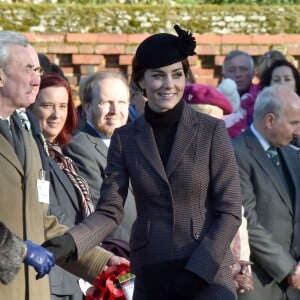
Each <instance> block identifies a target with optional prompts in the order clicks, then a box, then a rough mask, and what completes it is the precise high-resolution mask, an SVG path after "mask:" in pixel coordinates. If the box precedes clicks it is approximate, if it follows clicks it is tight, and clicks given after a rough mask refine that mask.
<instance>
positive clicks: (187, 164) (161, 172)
mask: <svg viewBox="0 0 300 300" xmlns="http://www.w3.org/2000/svg"><path fill="white" fill-rule="evenodd" d="M106 173H107V179H105V181H104V183H103V185H102V190H101V205H100V206H99V207H98V210H97V212H96V214H94V215H93V216H91V217H90V218H87V219H86V220H85V221H84V222H83V223H81V224H79V226H77V227H76V228H73V229H71V230H70V233H71V234H72V235H73V237H74V239H75V242H76V245H77V250H78V254H79V255H81V254H82V253H84V252H86V251H87V250H88V249H89V248H90V246H91V245H92V244H94V243H96V242H98V241H99V239H103V237H104V236H105V235H106V234H107V232H109V231H110V230H111V229H112V228H114V227H115V226H116V225H117V224H118V223H119V222H120V220H121V218H122V215H123V210H122V204H123V201H124V200H125V199H126V195H127V190H128V184H129V178H130V180H131V183H132V188H133V191H134V195H135V201H136V207H137V220H136V222H135V224H134V227H133V230H132V235H131V243H130V248H131V268H132V272H133V273H135V274H136V276H137V277H136V281H135V296H134V299H138V300H143V299H147V298H148V299H154V298H151V297H152V296H153V295H149V294H148V295H147V293H146V292H145V286H146V285H147V286H148V288H149V289H151V286H152V288H155V286H158V288H157V287H156V291H157V293H159V290H160V291H161V290H162V285H161V284H165V283H166V281H169V279H170V278H168V277H165V275H166V274H168V270H169V268H173V267H174V268H175V270H176V271H175V272H174V273H175V274H176V272H178V271H179V270H178V268H179V269H180V268H183V267H184V268H186V269H188V270H190V271H192V272H194V273H195V274H197V275H198V276H199V277H200V278H202V279H203V280H205V281H206V282H207V283H209V287H208V288H207V289H206V290H201V289H199V297H200V298H201V297H202V299H222V300H223V299H235V296H234V295H235V288H234V285H233V280H232V275H231V270H230V265H231V264H232V262H233V261H232V255H231V252H230V248H229V247H230V243H231V241H232V239H233V237H234V235H235V233H236V232H237V229H238V227H239V225H240V223H241V201H240V185H239V177H238V168H237V164H236V161H235V158H234V153H233V149H232V145H231V141H230V138H229V136H228V133H227V131H226V128H225V124H224V122H223V121H222V120H218V119H215V118H212V117H210V116H207V115H204V114H201V113H197V112H195V111H193V110H192V109H190V108H189V107H187V106H186V105H184V109H183V113H182V117H181V120H180V121H179V124H178V129H177V133H176V136H175V140H174V143H173V146H172V149H171V153H170V157H169V160H168V164H167V167H166V169H165V168H164V167H163V164H162V161H161V158H160V155H159V152H158V149H157V147H156V142H155V137H154V133H153V130H152V127H151V126H150V124H149V123H148V122H147V121H146V120H145V118H144V116H142V117H141V118H139V119H137V120H136V121H134V122H132V123H129V124H128V125H126V126H124V127H121V128H118V129H116V130H115V132H114V134H113V137H112V140H111V144H110V148H109V153H108V165H107V169H106ZM109 229H110V230H109ZM87 237H88V238H87ZM87 240H88V242H87ZM182 261H184V263H183V264H182ZM168 262H170V263H168ZM173 262H174V263H173ZM155 266H157V268H156V267H155ZM174 273H173V274H169V275H170V276H173V275H174ZM149 285H150V286H149ZM146 288H147V287H146ZM148 288H147V289H148ZM229 295H230V296H229ZM199 297H198V298H199Z"/></svg>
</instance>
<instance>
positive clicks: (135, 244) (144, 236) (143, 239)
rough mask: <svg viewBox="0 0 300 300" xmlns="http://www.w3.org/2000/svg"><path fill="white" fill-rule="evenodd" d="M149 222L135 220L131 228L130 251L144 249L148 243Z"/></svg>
mask: <svg viewBox="0 0 300 300" xmlns="http://www.w3.org/2000/svg"><path fill="white" fill-rule="evenodd" d="M150 232H151V221H150V220H142V221H141V220H137V221H136V222H135V223H134V225H133V228H132V234H131V239H130V250H131V251H136V250H139V249H141V248H144V247H145V246H146V245H147V244H148V243H149V241H150Z"/></svg>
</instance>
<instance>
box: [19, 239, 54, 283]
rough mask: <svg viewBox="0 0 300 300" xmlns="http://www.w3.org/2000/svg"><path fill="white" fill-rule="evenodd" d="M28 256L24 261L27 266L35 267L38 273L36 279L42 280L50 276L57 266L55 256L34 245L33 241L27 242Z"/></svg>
mask: <svg viewBox="0 0 300 300" xmlns="http://www.w3.org/2000/svg"><path fill="white" fill-rule="evenodd" d="M25 244H26V248H27V254H26V257H25V259H24V263H25V264H26V265H30V266H32V267H34V269H35V270H36V271H37V275H36V279H40V278H42V277H44V276H45V275H46V274H48V273H49V272H50V270H51V268H52V267H53V266H54V265H55V260H54V256H53V254H52V253H51V252H49V251H48V250H47V249H45V248H44V247H42V246H40V245H37V244H34V243H33V242H32V241H29V240H27V241H25Z"/></svg>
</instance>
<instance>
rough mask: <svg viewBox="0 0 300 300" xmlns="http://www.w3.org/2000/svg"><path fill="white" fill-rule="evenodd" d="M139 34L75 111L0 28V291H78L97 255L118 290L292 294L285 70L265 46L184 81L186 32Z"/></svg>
mask: <svg viewBox="0 0 300 300" xmlns="http://www.w3.org/2000/svg"><path fill="white" fill-rule="evenodd" d="M174 30H175V32H176V34H170V33H157V34H153V35H151V36H149V37H148V38H146V39H145V40H143V41H142V42H141V43H140V44H139V45H138V47H137V49H136V52H135V55H134V58H133V61H132V76H131V78H130V81H128V78H126V77H125V75H124V74H122V73H121V72H120V71H117V70H116V71H112V70H107V71H98V72H95V73H92V74H89V75H87V76H86V77H83V78H82V79H81V81H80V83H79V96H80V100H81V105H80V109H79V108H76V106H75V104H74V100H73V95H72V89H71V86H70V84H69V82H68V79H67V78H66V77H65V76H64V74H63V72H62V70H61V69H60V68H59V66H57V65H55V64H54V63H51V62H50V61H49V59H48V58H47V56H46V55H45V54H42V53H37V52H36V50H35V49H34V47H33V46H32V45H30V44H29V42H28V41H27V40H26V38H25V37H24V36H23V35H22V34H20V33H17V32H12V31H2V32H0V166H1V170H2V172H1V175H0V177H1V184H0V193H1V202H0V204H1V210H0V282H1V283H0V298H1V299H2V298H3V299H12V300H15V299H24V300H35V299H36V300H44V299H45V300H48V299H49V300H50V299H51V300H58V299H61V300H83V299H85V292H86V288H87V287H88V286H90V285H93V282H94V279H95V278H96V277H97V276H98V275H99V274H101V273H102V272H103V271H105V270H106V269H107V268H108V267H109V266H116V265H120V264H125V265H127V266H130V271H131V273H133V274H134V275H135V281H134V294H133V299H134V300H171V299H172V300H174V299H175V300H177V299H178V300H179V299H187V300H197V299H199V300H200V299H201V300H203V299H204V300H205V299H207V300H210V299H214V300H218V299H220V300H234V299H239V300H297V299H300V262H299V260H300V250H299V249H300V235H299V231H300V227H299V224H300V214H299V211H300V209H299V208H300V186H299V182H300V173H299V164H300V158H299V151H300V149H299V145H300V143H299V141H300V139H299V137H300V98H299V96H300V73H299V71H298V69H297V67H296V66H295V65H294V64H293V63H292V62H290V61H289V60H288V59H287V58H286V57H285V55H284V54H282V53H281V52H279V51H277V50H270V51H268V52H267V53H266V54H265V55H263V56H262V57H261V58H260V59H259V60H258V62H257V63H255V60H254V59H253V57H252V56H251V55H249V54H248V53H246V52H243V51H240V50H233V51H231V52H230V53H228V54H227V56H226V57H225V59H224V63H223V68H222V79H221V80H220V83H219V85H218V86H217V87H211V86H207V85H203V84H201V83H197V82H195V79H194V77H193V76H192V74H191V70H190V68H189V63H188V58H189V56H193V55H195V54H196V53H195V49H196V41H195V38H194V36H193V35H192V33H190V32H189V31H186V30H184V29H182V28H180V27H179V26H178V25H175V26H174Z"/></svg>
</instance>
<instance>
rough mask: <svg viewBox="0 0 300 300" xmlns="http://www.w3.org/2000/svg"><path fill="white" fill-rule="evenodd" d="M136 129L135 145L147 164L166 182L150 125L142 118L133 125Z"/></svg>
mask: <svg viewBox="0 0 300 300" xmlns="http://www.w3.org/2000/svg"><path fill="white" fill-rule="evenodd" d="M135 128H136V137H135V139H136V143H137V145H138V147H139V149H140V151H141V152H142V154H143V155H144V157H145V159H146V160H147V161H148V163H149V164H150V165H151V166H152V167H153V169H154V171H155V172H157V173H158V174H159V175H160V176H161V177H162V179H163V180H165V181H168V178H167V175H166V172H165V169H164V166H163V163H162V161H161V158H160V155H159V152H158V149H157V146H156V142H155V137H154V133H153V130H152V128H151V125H150V124H149V123H148V122H146V120H145V118H144V116H142V117H141V118H139V119H138V120H137V121H136V123H135Z"/></svg>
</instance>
